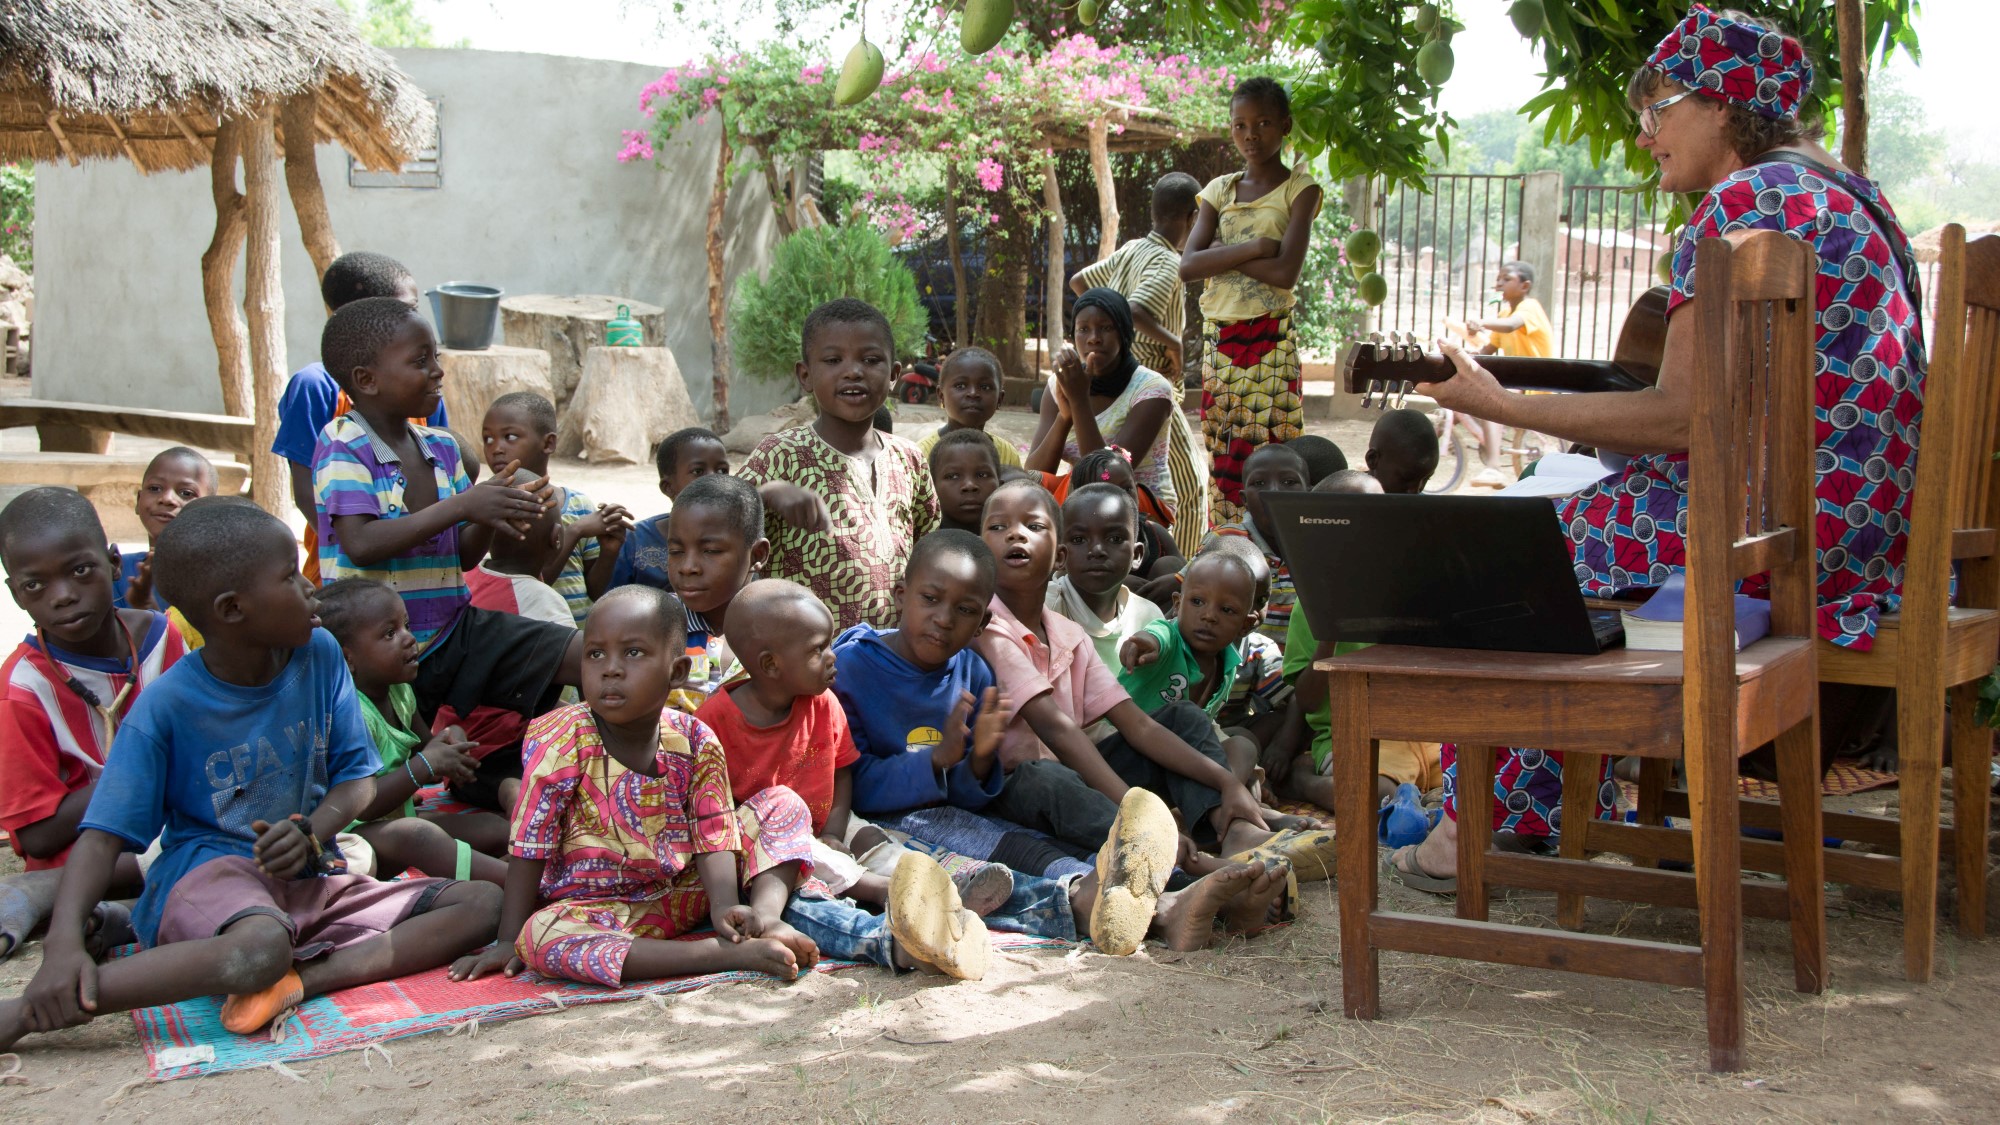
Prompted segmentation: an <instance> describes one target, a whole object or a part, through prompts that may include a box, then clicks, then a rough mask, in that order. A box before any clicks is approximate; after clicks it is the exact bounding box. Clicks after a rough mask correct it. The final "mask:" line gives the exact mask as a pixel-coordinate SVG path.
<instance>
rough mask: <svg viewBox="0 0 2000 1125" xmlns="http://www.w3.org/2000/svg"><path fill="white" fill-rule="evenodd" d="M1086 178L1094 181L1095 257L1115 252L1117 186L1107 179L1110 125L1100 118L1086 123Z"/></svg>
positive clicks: (1109, 175) (1109, 163) (1109, 153)
mask: <svg viewBox="0 0 2000 1125" xmlns="http://www.w3.org/2000/svg"><path fill="white" fill-rule="evenodd" d="M1090 178H1091V179H1093V180H1096V181H1097V257H1098V260H1099V261H1102V260H1104V259H1105V258H1109V257H1110V256H1111V252H1112V251H1113V250H1116V249H1118V186H1117V185H1116V184H1114V183H1113V182H1112V180H1111V126H1110V123H1109V122H1107V121H1106V120H1105V119H1104V118H1102V117H1100V118H1098V119H1097V120H1095V121H1093V122H1091V123H1090Z"/></svg>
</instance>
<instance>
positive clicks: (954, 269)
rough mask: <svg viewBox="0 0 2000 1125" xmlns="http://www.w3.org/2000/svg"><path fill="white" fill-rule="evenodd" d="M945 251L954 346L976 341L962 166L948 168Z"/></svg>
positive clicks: (945, 178) (947, 166)
mask: <svg viewBox="0 0 2000 1125" xmlns="http://www.w3.org/2000/svg"><path fill="white" fill-rule="evenodd" d="M944 251H945V257H947V258H949V259H951V292H952V298H951V345H952V347H954V348H962V347H964V346H965V345H967V344H969V343H971V342H972V314H971V312H970V310H969V306H970V305H971V302H972V295H971V294H970V293H967V292H966V290H965V254H964V252H963V251H962V250H961V249H960V248H959V244H958V166H957V165H955V164H949V163H947V164H946V165H945V166H944Z"/></svg>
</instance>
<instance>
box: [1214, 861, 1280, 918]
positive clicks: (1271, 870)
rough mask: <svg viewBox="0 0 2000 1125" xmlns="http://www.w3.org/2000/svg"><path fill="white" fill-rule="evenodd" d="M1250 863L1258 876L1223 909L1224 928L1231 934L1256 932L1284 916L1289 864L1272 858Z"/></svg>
mask: <svg viewBox="0 0 2000 1125" xmlns="http://www.w3.org/2000/svg"><path fill="white" fill-rule="evenodd" d="M1250 866H1252V867H1255V868H1256V869H1257V875H1256V877H1255V878H1253V879H1251V880H1250V885H1249V886H1248V887H1246V888H1244V890H1243V893H1242V894H1240V895H1237V896H1236V900H1235V901H1234V902H1231V903H1230V904H1229V905H1228V906H1227V907H1225V908H1224V909H1223V911H1222V928H1223V929H1225V930H1227V931H1229V932H1230V933H1255V932H1257V931H1258V930H1261V929H1263V928H1264V927H1266V926H1273V925H1276V924H1277V923H1278V922H1279V921H1281V920H1283V917H1284V909H1285V884H1286V882H1287V880H1286V879H1285V875H1286V874H1287V869H1286V865H1285V864H1284V863H1283V862H1281V861H1271V862H1266V863H1254V864H1251V865H1250Z"/></svg>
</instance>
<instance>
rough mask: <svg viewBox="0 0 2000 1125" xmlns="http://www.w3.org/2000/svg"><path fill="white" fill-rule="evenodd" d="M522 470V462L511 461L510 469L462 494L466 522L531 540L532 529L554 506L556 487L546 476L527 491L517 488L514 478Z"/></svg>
mask: <svg viewBox="0 0 2000 1125" xmlns="http://www.w3.org/2000/svg"><path fill="white" fill-rule="evenodd" d="M520 468H521V463H520V462H519V461H509V462H507V467H506V468H504V469H502V470H500V471H499V472H497V473H494V474H493V475H492V476H490V477H487V478H485V479H483V480H481V481H480V482H479V483H478V484H475V485H473V486H472V487H471V488H469V489H467V490H466V491H465V492H464V493H463V494H462V495H463V496H464V497H465V521H466V522H467V523H477V524H483V525H485V526H487V527H490V528H492V529H493V530H495V531H505V532H506V533H507V534H509V535H512V536H513V537H514V538H516V539H525V538H527V535H528V527H529V525H530V524H532V523H533V522H534V521H535V519H536V518H537V517H539V516H540V515H541V514H542V513H543V512H544V511H547V510H548V505H549V504H551V503H553V502H554V500H555V486H553V485H551V484H550V483H549V478H548V477H546V476H543V477H541V478H539V479H537V480H535V481H533V482H531V483H530V484H529V485H528V487H526V488H516V487H515V486H514V484H513V480H514V474H515V473H516V472H519V471H520Z"/></svg>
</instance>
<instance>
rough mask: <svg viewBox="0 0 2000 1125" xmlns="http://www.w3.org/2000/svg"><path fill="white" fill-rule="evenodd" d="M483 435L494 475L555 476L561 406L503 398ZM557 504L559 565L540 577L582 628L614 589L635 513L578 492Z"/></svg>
mask: <svg viewBox="0 0 2000 1125" xmlns="http://www.w3.org/2000/svg"><path fill="white" fill-rule="evenodd" d="M479 432H480V445H481V446H482V448H483V449H484V450H485V453H486V457H485V460H486V467H487V469H488V470H489V471H491V472H494V473H499V472H500V471H501V470H503V469H505V468H506V467H507V466H508V465H515V466H518V467H519V468H520V469H524V470H526V471H527V472H529V473H531V474H533V476H534V477H547V476H548V475H549V458H550V457H551V456H553V455H554V454H555V451H556V404H555V403H553V402H550V401H549V400H548V399H546V398H543V397H542V396H541V395H538V394H536V393H535V392H533V391H515V392H513V393H512V394H504V395H501V396H500V397H499V398H496V399H494V400H493V405H492V406H489V407H487V408H486V418H485V419H484V420H483V421H482V422H481V423H480V427H479ZM556 499H557V503H558V508H559V510H560V511H561V512H562V530H561V533H560V534H561V540H560V542H559V544H558V550H557V551H556V559H555V561H554V562H552V563H551V564H550V566H549V567H548V568H547V569H546V571H544V572H543V573H541V574H537V575H535V577H537V578H540V579H541V580H542V581H544V582H547V583H548V584H549V585H550V586H552V587H554V588H555V592H556V593H558V594H561V595H562V598H563V601H564V602H566V603H568V605H569V612H570V617H571V618H572V619H573V621H572V623H573V624H575V625H576V626H577V627H578V628H582V627H583V619H584V618H585V617H588V616H590V603H591V600H592V599H593V598H596V597H599V596H601V595H602V594H603V593H604V592H605V591H606V590H609V589H610V588H611V572H612V570H613V569H614V568H615V567H616V565H617V562H618V553H619V551H620V550H622V549H623V548H624V546H625V533H626V531H627V530H628V529H629V528H630V527H631V526H632V513H630V512H628V511H626V510H625V509H624V507H622V506H621V505H618V504H602V505H599V504H593V503H591V502H590V498H589V497H587V496H585V495H584V494H583V493H581V492H579V491H577V490H576V489H574V488H565V489H561V490H560V492H559V495H558V496H557V498H556Z"/></svg>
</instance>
